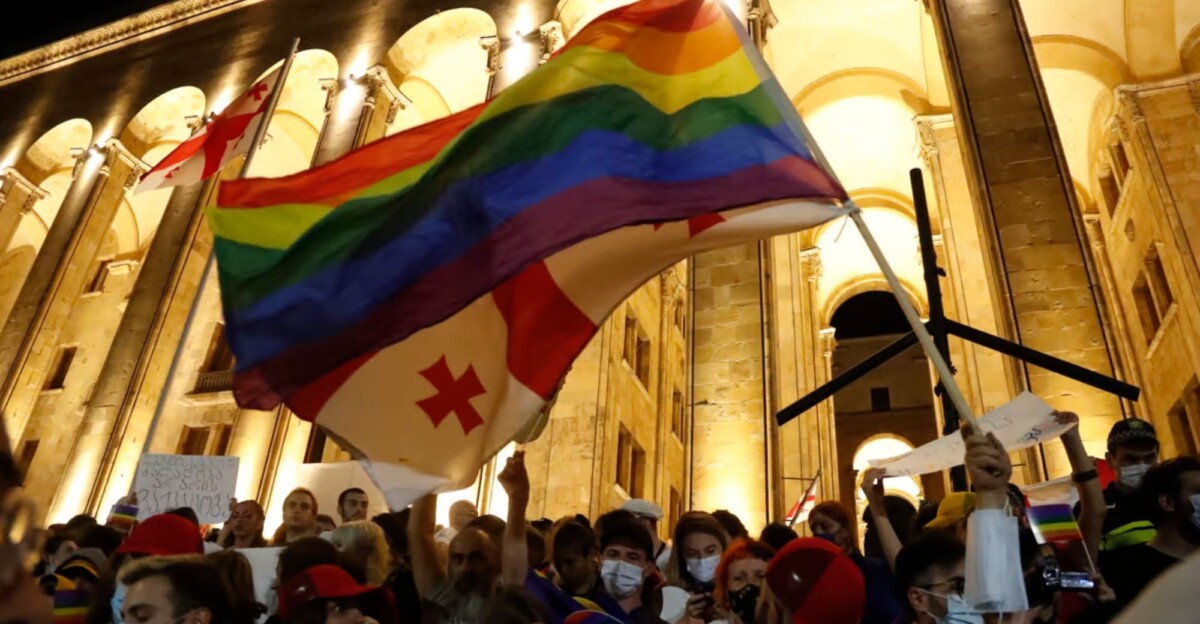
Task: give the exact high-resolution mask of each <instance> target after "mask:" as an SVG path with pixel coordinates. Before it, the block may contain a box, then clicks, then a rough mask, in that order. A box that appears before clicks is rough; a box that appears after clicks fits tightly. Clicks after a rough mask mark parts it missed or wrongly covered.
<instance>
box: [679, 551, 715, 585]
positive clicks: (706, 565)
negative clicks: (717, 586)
mask: <svg viewBox="0 0 1200 624" xmlns="http://www.w3.org/2000/svg"><path fill="white" fill-rule="evenodd" d="M718 563H721V555H713V556H711V557H705V558H703V559H688V560H687V570H688V574H691V575H692V578H694V579H696V580H697V581H700V582H701V583H711V582H712V580H713V577H714V576H716V575H717V564H718Z"/></svg>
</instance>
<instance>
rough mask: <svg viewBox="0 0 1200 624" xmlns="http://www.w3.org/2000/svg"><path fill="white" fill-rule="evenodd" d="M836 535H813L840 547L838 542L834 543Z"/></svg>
mask: <svg viewBox="0 0 1200 624" xmlns="http://www.w3.org/2000/svg"><path fill="white" fill-rule="evenodd" d="M834 535H836V533H813V537H815V538H817V539H823V540H825V541H827V542H829V543H830V544H833V545H834V546H839V544H838V543H837V542H835V541H833V540H834Z"/></svg>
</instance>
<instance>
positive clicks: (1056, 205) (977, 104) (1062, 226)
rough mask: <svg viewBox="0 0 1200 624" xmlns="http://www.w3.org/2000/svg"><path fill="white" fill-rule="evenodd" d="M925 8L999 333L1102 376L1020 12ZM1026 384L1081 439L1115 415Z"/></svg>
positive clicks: (965, 0)
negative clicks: (1061, 413) (1079, 431)
mask: <svg viewBox="0 0 1200 624" xmlns="http://www.w3.org/2000/svg"><path fill="white" fill-rule="evenodd" d="M931 5H932V6H931V11H932V12H933V14H934V21H935V24H936V26H937V32H938V36H939V38H940V40H941V43H942V46H941V50H942V51H943V54H944V55H945V56H944V60H945V62H946V66H947V74H948V77H949V79H950V81H949V82H950V84H951V91H952V96H953V97H952V99H953V103H954V109H955V111H956V112H957V116H956V119H957V120H958V124H959V130H960V137H961V141H962V144H963V146H964V150H963V152H964V154H965V155H966V157H967V163H968V170H969V171H970V172H971V177H970V179H971V182H972V184H973V188H972V190H973V191H974V193H975V196H976V205H977V206H978V207H979V208H980V216H981V219H982V220H983V221H984V222H985V223H986V224H987V226H986V227H985V231H986V233H987V234H988V236H987V237H986V239H985V241H986V243H987V245H986V246H985V248H986V249H988V253H990V254H992V258H993V262H994V264H995V266H996V267H997V268H998V270H999V277H1000V280H999V281H1000V282H1001V283H1004V284H1006V285H1007V289H1006V293H1005V294H1007V295H1008V301H1007V307H1008V308H1009V318H1008V319H1002V320H1003V321H1006V325H1007V327H1008V328H1010V331H1008V332H1005V333H1006V334H1008V335H1009V336H1015V337H1016V338H1017V339H1018V340H1019V341H1020V342H1021V343H1023V344H1024V345H1026V346H1028V347H1031V348H1033V349H1037V350H1039V351H1043V352H1045V353H1049V354H1051V355H1055V356H1057V357H1060V358H1063V359H1066V360H1069V361H1071V362H1074V363H1076V364H1079V365H1081V366H1085V367H1087V368H1090V369H1092V370H1094V371H1097V372H1099V373H1102V374H1111V373H1112V365H1111V360H1110V356H1109V353H1108V350H1107V348H1106V341H1105V339H1104V335H1103V324H1102V323H1101V321H1100V311H1099V309H1098V307H1097V305H1096V302H1095V300H1094V299H1093V297H1092V293H1091V280H1090V276H1089V271H1090V267H1089V266H1088V258H1087V256H1086V254H1085V250H1084V248H1083V244H1082V239H1081V232H1080V231H1079V229H1080V227H1081V224H1080V223H1079V220H1080V215H1079V210H1078V207H1077V206H1076V199H1075V192H1074V189H1073V187H1072V184H1071V178H1070V176H1069V175H1068V174H1067V169H1066V161H1065V157H1064V156H1063V152H1062V146H1061V145H1060V142H1059V138H1058V133H1057V131H1056V129H1055V127H1054V122H1053V116H1052V115H1051V112H1050V107H1049V103H1048V99H1047V96H1046V93H1045V89H1044V88H1043V86H1042V84H1041V80H1040V76H1039V75H1038V73H1037V63H1036V61H1035V59H1034V58H1033V46H1032V44H1031V42H1030V40H1029V35H1028V32H1027V31H1026V29H1025V25H1024V20H1023V18H1022V16H1021V10H1020V6H1019V5H1018V3H1017V2H1016V1H1015V0H938V1H937V2H934V3H931ZM1025 378H1026V381H1027V384H1028V387H1029V389H1030V390H1032V391H1033V392H1034V393H1035V394H1037V395H1039V396H1041V397H1043V398H1045V399H1046V400H1048V401H1049V402H1050V403H1051V404H1053V405H1055V406H1056V407H1062V408H1064V409H1073V410H1075V411H1078V412H1079V413H1080V414H1081V418H1082V419H1084V423H1083V427H1082V428H1083V430H1084V432H1085V437H1086V436H1087V435H1088V432H1090V431H1097V430H1102V429H1105V428H1106V427H1105V425H1106V424H1107V423H1110V422H1112V421H1114V420H1116V419H1117V418H1119V417H1120V405H1119V403H1118V401H1117V400H1116V399H1115V398H1113V397H1111V396H1109V395H1106V394H1104V393H1102V392H1100V391H1098V390H1094V389H1092V388H1089V387H1087V386H1084V385H1083V384H1079V383H1076V382H1073V381H1070V380H1068V379H1066V378H1064V377H1061V376H1059V375H1055V374H1053V373H1049V372H1047V371H1043V370H1040V369H1035V368H1029V367H1025ZM1058 451H1059V449H1052V448H1050V447H1047V448H1046V449H1045V452H1046V454H1047V455H1048V464H1049V465H1048V466H1046V469H1047V473H1048V474H1049V475H1052V476H1058V475H1062V474H1066V473H1067V472H1068V471H1069V467H1068V465H1067V462H1066V458H1065V456H1063V454H1062V453H1061V452H1058ZM1029 459H1034V458H1033V457H1030V458H1029Z"/></svg>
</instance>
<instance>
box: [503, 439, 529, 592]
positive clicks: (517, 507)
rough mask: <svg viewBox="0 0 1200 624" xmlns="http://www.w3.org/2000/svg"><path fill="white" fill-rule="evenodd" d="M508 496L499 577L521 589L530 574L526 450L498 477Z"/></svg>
mask: <svg viewBox="0 0 1200 624" xmlns="http://www.w3.org/2000/svg"><path fill="white" fill-rule="evenodd" d="M496 479H497V480H498V481H500V485H502V486H504V491H505V492H506V493H507V494H508V523H507V524H506V525H505V526H504V549H503V553H502V558H501V562H500V574H501V577H500V578H502V579H503V580H504V584H505V585H509V586H510V587H520V586H522V585H524V584H525V575H526V574H528V572H529V554H528V551H529V546H528V544H527V543H526V542H525V507H526V506H527V505H529V473H527V472H526V471H525V451H517V452H516V453H514V454H513V456H512V457H510V458H509V459H508V463H507V464H505V466H504V470H502V471H500V474H499V476H497V477H496Z"/></svg>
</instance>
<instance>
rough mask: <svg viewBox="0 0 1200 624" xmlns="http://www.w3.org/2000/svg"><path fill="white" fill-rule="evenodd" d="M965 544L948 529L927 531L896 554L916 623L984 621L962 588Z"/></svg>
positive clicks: (975, 623)
mask: <svg viewBox="0 0 1200 624" xmlns="http://www.w3.org/2000/svg"><path fill="white" fill-rule="evenodd" d="M966 554H967V551H966V547H965V546H963V544H962V542H960V541H958V540H957V539H955V537H954V536H953V535H951V534H949V533H947V532H945V531H928V532H925V533H922V534H921V535H920V536H918V537H917V538H916V539H914V540H913V541H911V542H909V543H908V544H907V545H905V546H904V547H903V548H902V549H900V554H898V555H897V556H896V580H897V584H898V585H899V587H900V591H901V592H903V594H904V596H905V598H907V599H908V607H909V609H910V610H911V611H912V613H911V616H912V617H911V618H910V619H909V620H907V621H909V622H914V623H915V624H949V623H954V624H982V622H983V616H981V615H979V614H977V613H971V612H970V609H969V607H968V606H967V603H966V601H965V600H963V589H964V588H965V586H966V578H964V570H963V566H964V560H965V559H966Z"/></svg>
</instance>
